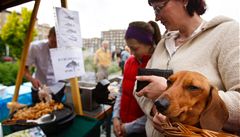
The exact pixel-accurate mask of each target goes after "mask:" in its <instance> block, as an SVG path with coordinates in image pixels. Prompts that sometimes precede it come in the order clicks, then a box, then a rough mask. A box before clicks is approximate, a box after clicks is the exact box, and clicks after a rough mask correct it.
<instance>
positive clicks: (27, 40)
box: [12, 0, 41, 102]
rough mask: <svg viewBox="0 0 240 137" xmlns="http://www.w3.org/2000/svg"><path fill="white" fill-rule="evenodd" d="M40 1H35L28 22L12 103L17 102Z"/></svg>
mask: <svg viewBox="0 0 240 137" xmlns="http://www.w3.org/2000/svg"><path fill="white" fill-rule="evenodd" d="M40 1H41V0H35V4H34V8H33V12H32V15H31V20H30V23H29V27H28V30H27V35H26V37H25V41H24V47H23V51H22V55H21V60H20V67H19V70H18V75H17V79H16V84H15V90H14V95H13V99H12V101H13V102H17V99H18V95H19V88H20V85H21V83H22V78H23V75H24V70H25V63H26V59H27V55H28V49H29V45H30V42H31V39H32V36H33V30H34V25H35V22H36V19H37V12H38V8H39V5H40Z"/></svg>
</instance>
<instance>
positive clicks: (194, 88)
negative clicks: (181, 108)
mask: <svg viewBox="0 0 240 137" xmlns="http://www.w3.org/2000/svg"><path fill="white" fill-rule="evenodd" d="M199 89H200V88H199V87H197V86H193V85H191V86H189V87H188V90H190V91H195V90H199Z"/></svg>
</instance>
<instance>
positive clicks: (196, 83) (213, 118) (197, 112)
mask: <svg viewBox="0 0 240 137" xmlns="http://www.w3.org/2000/svg"><path fill="white" fill-rule="evenodd" d="M167 83H168V88H167V90H166V91H165V92H164V93H163V94H162V95H161V96H160V97H159V98H158V99H157V100H156V101H155V105H156V107H157V109H158V111H159V112H161V113H162V114H164V115H166V116H167V117H168V118H169V119H170V121H175V122H181V123H183V124H188V125H193V126H198V127H199V126H200V127H201V128H203V129H209V130H213V131H220V130H221V129H222V127H223V124H224V123H225V122H226V120H227V119H228V115H229V114H228V111H227V108H226V106H225V104H224V102H223V101H222V100H221V98H220V97H219V95H218V91H217V89H216V88H215V87H213V86H212V85H210V83H209V81H208V79H207V78H206V77H204V76H203V75H202V74H200V73H197V72H192V71H180V72H177V73H175V74H173V75H171V76H170V77H169V78H168V81H167Z"/></svg>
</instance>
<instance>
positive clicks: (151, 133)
mask: <svg viewBox="0 0 240 137" xmlns="http://www.w3.org/2000/svg"><path fill="white" fill-rule="evenodd" d="M148 3H149V4H150V5H151V6H152V7H153V9H154V11H155V16H156V20H157V21H158V20H159V21H161V23H162V24H163V25H164V26H165V27H166V29H167V30H168V31H169V32H168V33H166V34H165V36H164V38H163V39H162V40H161V41H160V42H159V44H158V46H157V47H156V49H155V51H154V53H153V55H152V58H151V59H150V61H149V62H148V65H147V68H159V69H172V70H173V71H174V72H178V71H181V70H190V71H197V72H200V73H202V74H203V75H205V76H206V77H207V78H208V79H209V81H210V82H211V84H212V85H215V86H217V87H218V89H219V91H218V94H219V96H220V97H221V99H222V100H223V101H224V103H225V105H226V107H227V109H228V112H229V118H228V121H227V122H226V123H225V125H224V129H225V130H228V131H233V132H239V131H240V101H239V100H240V65H239V64H240V58H239V51H240V46H239V39H240V37H239V23H238V22H236V21H234V20H232V19H229V18H227V17H222V16H219V17H216V18H214V19H212V20H211V21H208V22H207V21H204V20H203V19H202V18H201V17H200V15H202V14H203V13H204V12H205V10H206V4H205V1H204V0H148ZM137 79H138V80H148V81H149V82H150V84H149V85H148V86H147V87H145V88H143V89H142V90H141V91H140V92H138V93H136V92H134V95H135V97H136V99H137V101H138V103H139V105H140V106H141V108H142V109H143V111H144V113H145V114H146V115H147V116H148V121H147V123H146V132H147V136H148V137H158V136H162V134H161V133H160V132H159V131H158V130H156V128H158V129H159V127H158V126H159V123H160V121H161V120H162V121H164V116H163V115H161V114H156V115H155V112H156V109H155V107H153V106H154V105H153V100H154V99H155V98H157V97H158V96H159V95H161V93H162V92H163V91H164V90H165V89H166V86H167V84H166V79H164V78H163V77H156V76H141V77H137ZM150 113H151V114H150ZM154 115H155V117H154V119H161V120H160V121H156V120H155V121H154V122H155V125H154V126H155V127H156V128H154V126H153V116H154Z"/></svg>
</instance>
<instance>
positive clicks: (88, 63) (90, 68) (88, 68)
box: [84, 56, 96, 72]
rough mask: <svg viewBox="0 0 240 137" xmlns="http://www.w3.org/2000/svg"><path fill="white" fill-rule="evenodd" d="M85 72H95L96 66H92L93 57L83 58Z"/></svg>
mask: <svg viewBox="0 0 240 137" xmlns="http://www.w3.org/2000/svg"><path fill="white" fill-rule="evenodd" d="M84 67H85V71H92V72H96V66H95V65H94V64H93V56H87V57H85V58H84Z"/></svg>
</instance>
